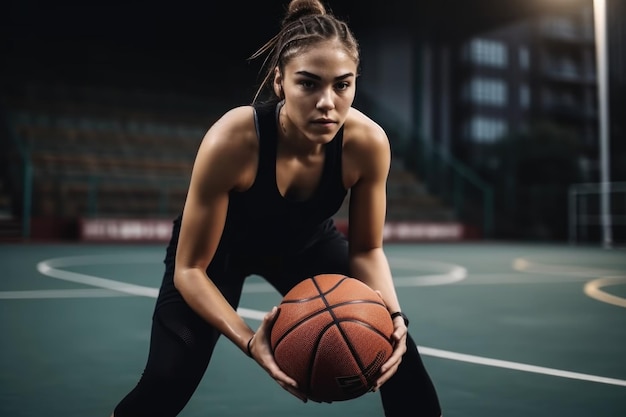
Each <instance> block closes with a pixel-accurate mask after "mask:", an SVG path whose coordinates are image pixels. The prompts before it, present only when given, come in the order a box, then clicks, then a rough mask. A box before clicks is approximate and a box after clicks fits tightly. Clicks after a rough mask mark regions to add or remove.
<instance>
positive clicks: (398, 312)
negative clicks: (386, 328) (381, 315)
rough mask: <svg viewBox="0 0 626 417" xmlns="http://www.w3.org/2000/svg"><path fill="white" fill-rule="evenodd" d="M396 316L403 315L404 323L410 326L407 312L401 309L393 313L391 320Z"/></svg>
mask: <svg viewBox="0 0 626 417" xmlns="http://www.w3.org/2000/svg"><path fill="white" fill-rule="evenodd" d="M396 317H402V320H404V325H405V326H406V327H409V318H408V317H407V316H406V314H404V313H403V312H401V311H396V312H395V313H391V320H393V319H395V318H396Z"/></svg>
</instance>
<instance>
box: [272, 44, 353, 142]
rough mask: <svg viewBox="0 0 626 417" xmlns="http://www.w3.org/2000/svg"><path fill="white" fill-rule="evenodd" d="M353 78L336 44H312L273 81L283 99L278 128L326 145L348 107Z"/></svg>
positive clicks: (347, 60) (349, 61) (346, 58)
mask: <svg viewBox="0 0 626 417" xmlns="http://www.w3.org/2000/svg"><path fill="white" fill-rule="evenodd" d="M356 77H357V64H356V63H355V62H354V61H353V60H352V58H351V57H350V55H348V54H347V53H346V51H345V50H344V49H343V48H342V46H341V44H340V43H339V42H337V41H325V42H321V43H318V44H315V45H313V46H311V47H308V48H307V49H305V50H304V51H302V52H301V53H300V54H298V55H295V56H294V57H292V58H291V59H290V60H289V61H288V62H287V64H286V65H285V68H284V71H283V73H282V74H281V73H280V72H279V71H277V72H276V76H275V79H274V89H275V91H276V93H277V95H278V96H282V97H283V98H284V99H285V104H284V106H283V108H282V110H281V125H282V126H283V129H286V134H288V135H292V134H297V135H298V136H304V137H305V138H307V139H308V140H310V141H311V142H314V143H316V144H324V143H328V142H330V141H331V140H332V138H333V137H334V136H335V134H336V133H337V131H338V130H339V128H340V127H341V126H342V125H343V123H344V122H345V120H346V117H347V115H348V111H349V109H350V106H352V103H353V101H354V96H355V93H356ZM294 130H295V131H294ZM296 131H297V133H296Z"/></svg>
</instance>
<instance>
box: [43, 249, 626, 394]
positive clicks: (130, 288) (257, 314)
mask: <svg viewBox="0 0 626 417" xmlns="http://www.w3.org/2000/svg"><path fill="white" fill-rule="evenodd" d="M103 259H107V261H109V260H110V261H111V262H110V263H121V262H120V257H119V256H111V257H110V258H104V257H98V256H90V257H72V258H56V259H50V260H48V261H42V262H40V263H38V264H37V270H38V271H39V272H41V273H42V274H44V275H47V276H50V277H53V278H58V279H63V280H66V281H72V282H77V283H81V284H86V285H93V286H95V287H100V288H101V289H109V290H114V291H118V292H122V293H126V294H131V295H140V296H145V297H156V296H157V294H158V289H156V288H150V287H144V286H140V285H133V284H128V283H124V282H120V281H114V280H110V279H105V278H100V277H94V276H91V275H86V274H80V273H75V272H71V271H64V270H61V269H58V267H62V266H70V265H85V264H93V263H102V261H103ZM133 259H134V260H135V262H137V261H138V260H139V259H138V258H137V257H136V256H135V257H133ZM94 261H98V262H94ZM85 262H89V263H85ZM396 262H397V260H396ZM418 262H420V261H419V260H418ZM105 263H106V262H105ZM127 263H132V260H131V259H128V260H127ZM411 263H412V265H414V266H415V263H416V261H415V260H413V261H411ZM445 265H448V270H447V271H448V272H447V273H444V274H440V275H429V276H427V279H426V280H423V281H420V280H419V279H418V280H416V279H415V278H416V277H407V278H406V280H405V282H404V283H405V284H408V283H410V282H413V283H414V285H433V280H436V279H437V277H442V283H449V282H457V281H460V280H462V279H464V278H465V277H466V276H467V271H466V270H465V268H462V267H459V266H457V265H452V268H450V265H449V264H443V263H438V262H431V263H430V266H431V267H436V268H442V267H443V266H445ZM433 277H435V278H433ZM417 278H420V277H417ZM62 292H63V291H62V290H61V291H60V292H59V293H62ZM237 312H238V313H239V314H241V316H242V317H245V318H249V319H254V320H262V319H263V317H264V316H265V314H266V312H264V311H260V310H252V309H247V308H238V309H237ZM419 349H420V351H421V353H422V354H424V355H427V356H434V357H439V358H443V359H449V360H455V361H460V362H468V363H474V364H479V365H484V366H492V367H497V368H506V369H513V370H517V371H522V372H530V373H537V374H544V375H551V376H557V377H561V378H569V379H577V380H583V381H589V382H596V383H602V384H609V385H618V386H624V387H626V380H621V379H615V378H606V377H601V376H596V375H589V374H583V373H578V372H571V371H564V370H559V369H553V368H546V367H541V366H535V365H528V364H524V363H518V362H511V361H504V360H498V359H491V358H485V357H481V356H474V355H467V354H463V353H457V352H451V351H446V350H441V349H434V348H429V347H426V346H419Z"/></svg>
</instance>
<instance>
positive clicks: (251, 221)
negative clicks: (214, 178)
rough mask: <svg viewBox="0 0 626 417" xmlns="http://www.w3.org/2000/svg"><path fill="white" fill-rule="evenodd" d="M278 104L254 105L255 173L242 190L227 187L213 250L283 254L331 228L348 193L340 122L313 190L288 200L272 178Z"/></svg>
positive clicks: (327, 149) (313, 241)
mask: <svg viewBox="0 0 626 417" xmlns="http://www.w3.org/2000/svg"><path fill="white" fill-rule="evenodd" d="M278 106H279V104H277V103H276V102H271V103H266V104H258V105H255V123H256V127H257V134H258V137H259V165H258V169H257V174H256V179H255V181H254V184H253V185H252V186H251V187H250V188H249V189H248V190H246V191H243V192H238V191H231V193H230V196H229V198H230V203H229V206H228V215H227V218H226V225H225V229H224V233H223V235H222V239H221V242H220V245H219V247H218V253H224V252H225V253H229V252H232V251H237V252H239V253H244V254H245V253H246V252H250V253H252V254H256V255H260V254H268V255H280V254H282V255H288V254H290V253H295V252H298V251H301V250H302V249H305V248H306V247H308V246H310V245H311V244H313V243H315V242H316V241H317V240H318V239H320V238H321V237H322V236H323V235H324V234H325V233H327V232H331V231H332V230H333V229H334V225H333V221H332V216H333V215H334V214H335V213H337V211H338V210H339V208H340V207H341V205H342V203H343V201H344V199H345V197H346V194H347V191H346V189H345V188H344V186H343V179H342V169H341V152H342V146H343V127H342V128H341V129H340V130H339V132H338V133H337V135H336V136H335V137H334V138H333V140H332V141H330V142H329V143H328V144H327V145H325V150H324V168H323V171H322V176H321V179H320V182H319V184H318V187H317V189H316V190H315V191H314V193H313V195H312V196H311V197H310V198H308V199H307V200H304V201H294V200H290V199H288V198H286V197H284V196H282V195H281V194H280V191H279V190H278V186H277V183H276V153H277V148H278V124H277V119H278V110H279V107H278Z"/></svg>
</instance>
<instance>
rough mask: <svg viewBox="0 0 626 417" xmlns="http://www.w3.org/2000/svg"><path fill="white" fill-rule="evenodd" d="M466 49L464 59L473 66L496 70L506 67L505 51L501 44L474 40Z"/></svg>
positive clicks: (486, 40) (485, 40)
mask: <svg viewBox="0 0 626 417" xmlns="http://www.w3.org/2000/svg"><path fill="white" fill-rule="evenodd" d="M466 48H467V49H466V51H465V53H466V58H467V59H468V60H469V61H470V62H472V63H474V64H478V65H485V66H491V67H498V68H504V67H506V66H507V65H508V56H507V49H506V46H505V45H504V44H503V43H502V42H498V41H494V40H489V39H480V38H476V39H473V40H472V41H470V43H469V45H468V46H467V47H466Z"/></svg>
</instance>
